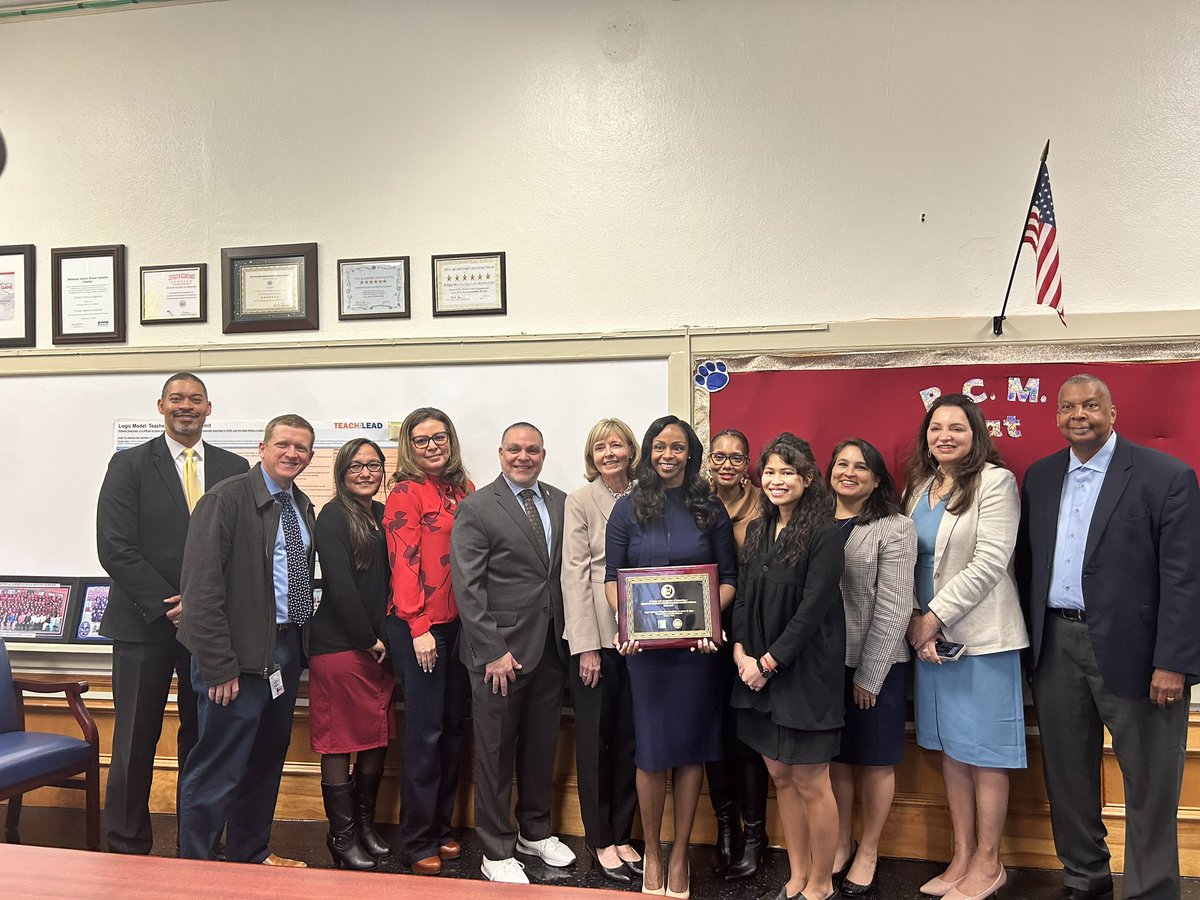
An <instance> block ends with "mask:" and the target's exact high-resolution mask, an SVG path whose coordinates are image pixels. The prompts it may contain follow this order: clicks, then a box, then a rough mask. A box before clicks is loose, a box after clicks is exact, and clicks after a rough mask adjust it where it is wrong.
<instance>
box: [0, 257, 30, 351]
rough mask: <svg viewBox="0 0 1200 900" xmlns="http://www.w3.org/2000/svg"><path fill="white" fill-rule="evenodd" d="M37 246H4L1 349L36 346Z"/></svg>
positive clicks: (0, 290)
mask: <svg viewBox="0 0 1200 900" xmlns="http://www.w3.org/2000/svg"><path fill="white" fill-rule="evenodd" d="M36 274H37V269H36V267H35V266H34V247H33V244H14V245H12V246H8V247H0V347H33V346H36V344H37V340H36V333H37V306H36V302H37V301H36V298H37V293H36V291H35V290H34V276H35V275H36Z"/></svg>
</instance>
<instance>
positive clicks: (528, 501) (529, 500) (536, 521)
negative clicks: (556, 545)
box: [521, 488, 550, 559]
mask: <svg viewBox="0 0 1200 900" xmlns="http://www.w3.org/2000/svg"><path fill="white" fill-rule="evenodd" d="M521 503H522V504H523V505H524V506H525V516H526V518H528V519H529V524H530V525H532V526H533V533H534V534H535V535H537V545H538V546H539V547H541V549H542V552H543V553H545V554H546V558H547V559H549V558H550V551H549V549H547V547H546V528H545V526H543V525H542V517H541V516H540V515H538V511H537V507H536V506H534V505H533V490H532V489H531V488H525V490H523V491H521Z"/></svg>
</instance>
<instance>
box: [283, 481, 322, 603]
mask: <svg viewBox="0 0 1200 900" xmlns="http://www.w3.org/2000/svg"><path fill="white" fill-rule="evenodd" d="M275 499H276V500H278V501H279V506H280V510H279V521H280V522H281V523H282V524H283V546H284V548H285V549H286V550H287V580H288V604H287V605H288V618H289V619H291V620H292V621H293V622H295V623H296V624H297V625H303V624H304V623H305V622H307V621H308V620H309V619H311V618H312V613H313V592H312V580H311V579H310V578H309V575H308V554H307V553H305V552H304V536H303V535H302V534H300V520H299V519H298V518H296V507H295V506H293V505H292V495H291V494H289V493H288V492H287V491H280V492H279V493H278V494H276V495H275Z"/></svg>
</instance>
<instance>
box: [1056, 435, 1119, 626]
mask: <svg viewBox="0 0 1200 900" xmlns="http://www.w3.org/2000/svg"><path fill="white" fill-rule="evenodd" d="M1116 447H1117V433H1116V432H1115V431H1114V432H1113V433H1112V434H1110V435H1109V436H1108V440H1107V441H1105V442H1104V446H1103V447H1101V448H1100V449H1099V450H1098V451H1096V455H1095V456H1093V457H1092V458H1091V459H1089V460H1088V461H1087V462H1085V463H1084V462H1080V461H1079V458H1078V457H1077V456H1076V455H1075V451H1074V450H1072V451H1071V452H1070V457H1069V458H1070V462H1068V463H1067V474H1066V475H1064V476H1063V489H1062V498H1061V499H1060V500H1059V503H1058V534H1057V536H1056V537H1055V539H1054V567H1053V568H1052V569H1051V570H1050V595H1049V597H1048V598H1047V600H1046V605H1047V606H1051V607H1058V608H1060V609H1078V610H1083V609H1084V605H1083V553H1084V550H1085V549H1086V547H1087V538H1088V529H1089V528H1090V527H1091V524H1092V513H1094V512H1095V511H1096V500H1097V499H1099V497H1100V488H1101V486H1102V485H1103V484H1104V476H1105V474H1106V473H1107V472H1108V464H1109V463H1111V462H1112V458H1113V452H1114V451H1115V450H1116Z"/></svg>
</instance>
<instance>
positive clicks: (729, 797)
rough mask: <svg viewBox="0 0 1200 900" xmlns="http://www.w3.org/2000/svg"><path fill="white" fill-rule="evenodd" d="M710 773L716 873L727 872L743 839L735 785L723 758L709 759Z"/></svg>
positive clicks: (713, 864)
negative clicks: (734, 797) (714, 824)
mask: <svg viewBox="0 0 1200 900" xmlns="http://www.w3.org/2000/svg"><path fill="white" fill-rule="evenodd" d="M704 772H705V775H706V776H707V777H708V799H709V800H711V801H712V808H713V816H714V817H715V818H716V820H717V842H716V846H715V847H714V848H713V849H714V854H713V863H712V870H713V874H714V875H724V874H725V872H726V871H728V869H729V866H730V864H731V863H732V862H733V858H734V856H735V855H736V854H737V852H738V846H737V845H738V843H739V842H740V840H741V828H740V827H739V823H738V817H737V808H736V807H735V806H734V803H733V785H732V784H731V783H730V781H731V779H730V778H729V775H728V769H727V768H726V763H725V761H724V760H719V761H717V762H711V763H706V764H705V766H704Z"/></svg>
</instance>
